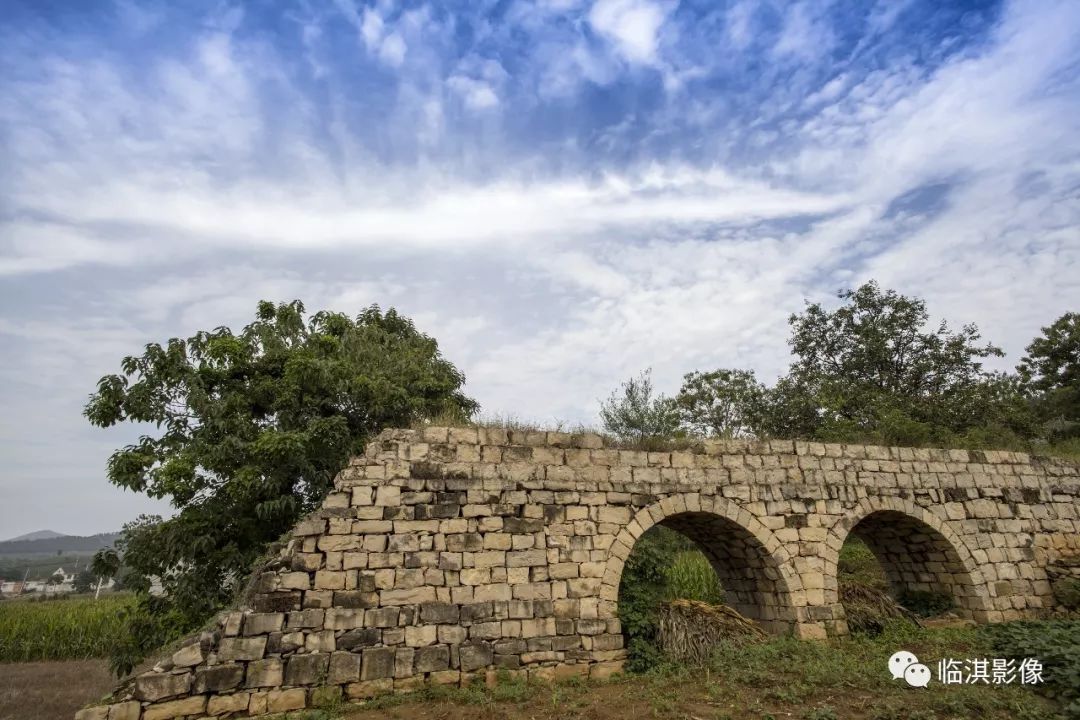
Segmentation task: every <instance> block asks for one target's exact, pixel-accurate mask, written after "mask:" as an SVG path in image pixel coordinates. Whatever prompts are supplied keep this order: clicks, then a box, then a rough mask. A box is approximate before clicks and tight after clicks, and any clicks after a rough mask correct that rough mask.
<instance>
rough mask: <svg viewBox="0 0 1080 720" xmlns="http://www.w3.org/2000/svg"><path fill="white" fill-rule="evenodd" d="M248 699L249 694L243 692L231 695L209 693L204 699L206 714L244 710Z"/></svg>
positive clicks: (224, 713)
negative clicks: (206, 698) (208, 696)
mask: <svg viewBox="0 0 1080 720" xmlns="http://www.w3.org/2000/svg"><path fill="white" fill-rule="evenodd" d="M250 700H251V696H250V695H249V694H248V693H244V692H241V693H235V694H233V695H211V696H210V698H209V699H208V700H207V701H206V714H207V715H226V714H228V713H242V712H246V711H247V709H248V703H249V702H250Z"/></svg>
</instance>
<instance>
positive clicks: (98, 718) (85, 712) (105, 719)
mask: <svg viewBox="0 0 1080 720" xmlns="http://www.w3.org/2000/svg"><path fill="white" fill-rule="evenodd" d="M75 720H109V706H108V705H97V706H95V707H88V708H83V709H82V710H79V711H78V712H77V713H75Z"/></svg>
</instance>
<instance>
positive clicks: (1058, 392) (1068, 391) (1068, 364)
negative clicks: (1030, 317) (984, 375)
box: [1017, 312, 1080, 438]
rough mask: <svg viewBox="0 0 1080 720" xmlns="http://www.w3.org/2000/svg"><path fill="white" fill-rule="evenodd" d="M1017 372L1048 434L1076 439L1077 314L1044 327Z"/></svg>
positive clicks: (1079, 397)
mask: <svg viewBox="0 0 1080 720" xmlns="http://www.w3.org/2000/svg"><path fill="white" fill-rule="evenodd" d="M1017 371H1018V372H1019V374H1020V379H1021V382H1022V383H1023V386H1024V388H1025V389H1026V390H1027V391H1028V392H1029V393H1031V395H1032V397H1033V400H1034V402H1035V407H1036V412H1037V414H1038V416H1039V418H1040V420H1042V421H1043V422H1044V423H1045V426H1046V429H1047V431H1048V434H1049V435H1050V436H1052V437H1054V438H1068V437H1077V436H1080V313H1075V312H1070V313H1065V314H1064V315H1062V316H1061V317H1060V318H1058V319H1057V320H1056V321H1054V323H1053V324H1051V325H1050V326H1048V327H1044V328H1043V329H1042V334H1041V335H1040V336H1039V337H1037V338H1035V339H1034V340H1032V342H1031V344H1030V345H1028V346H1027V355H1025V356H1024V358H1023V360H1021V361H1020V365H1019V366H1018V367H1017Z"/></svg>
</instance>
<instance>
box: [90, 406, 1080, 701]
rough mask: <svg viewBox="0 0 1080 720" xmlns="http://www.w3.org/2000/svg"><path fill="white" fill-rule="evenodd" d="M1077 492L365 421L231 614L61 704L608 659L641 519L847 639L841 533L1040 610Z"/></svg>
mask: <svg viewBox="0 0 1080 720" xmlns="http://www.w3.org/2000/svg"><path fill="white" fill-rule="evenodd" d="M1078 500H1080V467H1078V466H1077V465H1075V464H1071V463H1067V462H1064V461H1058V460H1051V459H1047V458H1032V457H1029V456H1027V455H1025V454H1021V453H1012V452H991V451H965V450H931V449H911V448H888V447H868V446H857V445H827V444H818V443H806V442H797V441H796V442H792V441H769V442H749V441H703V442H702V443H700V444H699V445H698V446H696V447H694V448H693V449H692V450H687V451H676V452H644V451H636V450H621V449H616V448H612V447H606V446H605V443H604V441H603V440H602V439H601V438H600V437H599V436H597V435H592V434H578V435H571V434H567V433H559V432H518V431H508V430H500V429H488V428H479V429H478V428H444V427H428V428H425V429H422V430H394V431H386V432H383V433H382V434H381V435H380V436H379V437H378V438H377V439H376V440H375V441H373V442H372V443H370V444H369V445H368V447H367V449H366V452H365V454H364V456H363V457H358V458H354V459H353V460H352V461H351V462H350V464H349V467H347V468H346V469H345V470H343V471H342V472H341V473H340V475H339V476H338V478H337V480H336V483H335V489H334V491H333V492H331V493H330V494H329V495H328V496H327V498H326V500H325V502H324V503H323V507H322V509H320V510H319V511H317V512H315V513H314V514H312V515H310V516H309V517H307V518H305V519H304V520H303V521H301V522H300V523H299V524H298V525H297V526H296V528H295V529H294V531H293V532H292V534H291V537H290V538H289V540H288V541H287V543H286V545H285V547H284V549H283V550H282V552H281V554H280V557H278V558H277V560H276V561H274V562H272V563H270V564H269V565H267V567H266V568H265V570H264V571H263V572H261V573H260V574H259V575H258V577H257V578H256V580H255V585H254V592H252V593H251V594H250V595H249V597H248V599H247V601H246V603H245V606H244V607H241V608H238V609H236V610H233V611H230V612H226V613H222V614H221V615H220V616H219V618H218V619H217V620H216V624H215V625H214V626H213V627H212V629H210V630H207V631H205V632H202V633H200V634H199V635H198V636H196V637H192V638H190V639H189V640H188V641H187V642H186V643H185V644H184V645H183V646H182V647H180V649H179V650H178V651H176V652H175V653H174V654H172V656H171V657H169V658H166V659H164V660H163V661H162V662H160V663H158V665H157V666H156V667H155V668H154V670H152V671H150V672H147V673H144V674H142V675H139V676H137V677H136V678H135V679H134V681H133V682H129V683H127V684H125V685H124V686H122V689H121V690H118V691H117V693H116V694H114V697H113V699H112V701H111V704H108V705H99V706H95V707H90V708H87V709H84V710H82V711H80V712H79V713H78V715H77V716H76V718H77V720H171V719H174V718H210V717H214V718H220V717H231V716H248V715H262V714H267V713H276V712H283V711H287V710H295V709H300V708H304V707H311V706H313V705H316V704H318V703H319V702H322V701H325V700H327V699H332V698H342V697H343V698H345V699H348V700H362V699H364V698H369V697H373V696H375V695H378V694H381V693H386V692H402V691H408V690H413V689H417V688H418V687H420V686H422V685H423V684H424V683H443V684H452V685H458V684H464V683H468V682H472V681H474V680H477V679H480V680H484V681H488V682H490V681H491V680H492V679H493V677H494V675H495V674H496V672H498V671H500V670H502V671H506V672H509V673H511V674H524V675H526V676H528V677H529V678H532V679H540V680H551V679H558V678H563V677H571V676H577V675H581V676H590V677H606V676H608V675H610V674H611V673H613V672H616V671H618V670H619V669H620V668H621V666H622V661H623V659H624V656H625V651H624V649H623V635H622V633H621V628H620V625H619V620H618V604H617V601H618V592H619V581H620V578H621V576H622V569H623V563H624V562H625V561H626V559H627V557H628V556H629V555H630V551H631V549H632V548H633V546H634V542H635V541H636V539H637V538H638V537H640V536H641V534H642V533H644V532H645V531H646V530H648V529H649V528H650V527H652V526H653V525H657V524H662V525H665V526H668V527H671V528H673V529H675V530H677V531H679V532H681V533H683V534H685V535H686V536H688V537H689V538H690V539H691V540H693V541H694V542H695V543H696V544H697V545H698V546H699V547H700V548H701V549H702V551H703V552H704V553H705V555H706V556H707V557H708V558H709V560H710V562H711V563H712V565H713V567H714V568H715V569H716V572H717V574H718V575H719V577H720V580H721V582H722V584H723V586H724V588H725V589H726V590H727V594H728V598H729V602H730V603H731V604H732V605H733V606H735V608H736V609H738V610H739V612H741V613H743V614H744V615H747V616H748V617H751V618H754V619H755V620H757V621H758V622H759V623H761V624H762V625H763V626H764V627H765V628H767V629H768V630H770V631H772V632H792V633H794V634H796V635H797V636H798V637H802V638H808V639H814V638H824V637H827V636H829V635H841V634H844V633H846V632H847V626H846V624H845V621H844V612H843V608H842V606H841V605H840V603H839V601H838V597H837V580H836V574H837V569H836V566H837V560H838V554H839V551H840V547H841V546H842V545H843V543H844V540H845V538H846V537H847V536H848V535H849V534H854V535H856V536H858V537H860V538H862V539H863V540H865V541H866V543H867V544H868V545H869V546H870V548H871V549H872V550H873V551H874V553H875V554H876V556H877V557H878V559H879V560H880V561H881V563H882V566H883V567H884V569H885V572H886V575H887V577H888V579H889V581H890V582H891V584H892V585H893V588H894V589H895V590H897V591H899V590H904V589H908V590H929V591H936V592H945V593H948V594H950V595H951V596H952V597H953V598H954V601H955V603H956V605H957V607H958V609H959V612H960V613H962V614H963V615H965V616H967V617H969V618H971V619H973V620H975V621H978V622H999V621H1004V620H1010V619H1015V618H1022V617H1038V616H1040V615H1045V614H1047V613H1049V612H1052V611H1053V610H1054V609H1055V608H1054V607H1053V603H1054V599H1053V594H1052V592H1051V587H1050V581H1051V580H1052V579H1053V578H1054V573H1055V572H1057V573H1061V572H1071V570H1069V568H1075V567H1076V565H1077V561H1078V559H1080V501H1078ZM1055 568H1058V569H1057V570H1055Z"/></svg>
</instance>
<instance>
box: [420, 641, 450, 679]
mask: <svg viewBox="0 0 1080 720" xmlns="http://www.w3.org/2000/svg"><path fill="white" fill-rule="evenodd" d="M449 667H450V648H448V647H446V646H445V645H431V646H428V647H422V648H417V649H416V654H415V656H414V660H413V669H414V670H415V671H416V672H418V673H422V672H438V671H440V670H446V669H447V668H449Z"/></svg>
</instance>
